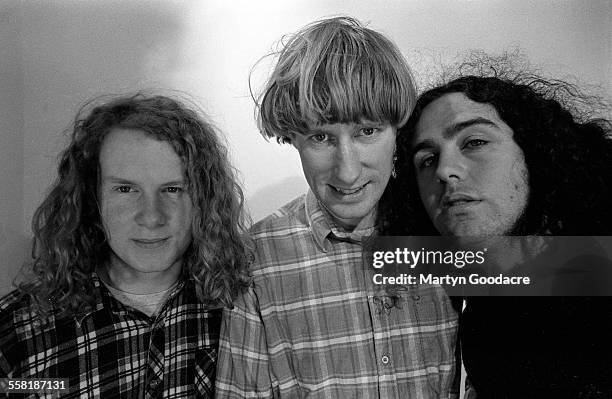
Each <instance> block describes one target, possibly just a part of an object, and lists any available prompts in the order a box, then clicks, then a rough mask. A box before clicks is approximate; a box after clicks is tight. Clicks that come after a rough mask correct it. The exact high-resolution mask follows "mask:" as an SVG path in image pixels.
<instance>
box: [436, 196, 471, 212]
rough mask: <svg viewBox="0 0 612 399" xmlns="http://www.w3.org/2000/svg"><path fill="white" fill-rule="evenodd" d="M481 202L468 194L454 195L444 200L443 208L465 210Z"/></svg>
mask: <svg viewBox="0 0 612 399" xmlns="http://www.w3.org/2000/svg"><path fill="white" fill-rule="evenodd" d="M479 202H480V200H479V199H477V198H475V197H472V196H471V195H467V194H452V195H448V196H445V197H444V198H443V199H442V206H443V208H445V209H448V208H463V207H467V206H470V205H475V204H477V203H479Z"/></svg>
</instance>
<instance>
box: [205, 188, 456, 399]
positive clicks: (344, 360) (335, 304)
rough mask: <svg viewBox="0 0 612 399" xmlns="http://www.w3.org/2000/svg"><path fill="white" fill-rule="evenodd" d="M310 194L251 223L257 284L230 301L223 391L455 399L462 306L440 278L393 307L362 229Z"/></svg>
mask: <svg viewBox="0 0 612 399" xmlns="http://www.w3.org/2000/svg"><path fill="white" fill-rule="evenodd" d="M368 230H369V231H362V232H352V233H346V232H342V231H341V230H340V229H339V228H338V227H337V226H335V225H334V224H333V223H332V222H331V219H330V218H329V217H328V216H327V215H326V214H325V213H324V212H323V210H322V209H321V207H320V206H319V205H318V202H317V200H316V198H315V197H314V195H313V193H312V192H309V193H308V194H307V195H306V197H300V198H298V199H296V200H294V201H293V202H291V203H289V204H288V205H286V206H285V207H284V208H282V209H281V210H280V211H279V212H277V213H276V214H274V215H272V216H270V217H268V218H266V219H264V220H263V221H261V222H259V223H258V224H256V225H255V226H254V228H253V229H252V230H251V233H252V237H253V239H254V242H255V256H256V260H255V264H254V265H253V267H252V274H253V278H254V286H253V287H252V289H251V290H250V291H248V292H247V293H246V294H244V295H243V296H242V297H239V298H238V299H237V300H236V301H235V302H234V308H233V310H229V309H226V310H224V315H223V320H222V325H221V336H220V342H219V358H218V363H217V380H216V383H215V387H216V397H217V398H219V399H221V398H279V397H282V398H421V399H430V398H456V397H458V394H459V372H458V368H457V360H458V358H457V356H456V353H457V352H456V343H457V328H458V313H457V311H456V310H455V307H453V305H452V303H451V300H450V299H449V298H448V296H447V295H446V293H445V292H444V289H443V288H441V287H439V286H431V285H428V286H427V285H419V286H411V287H409V289H407V290H406V291H401V294H400V299H399V301H398V304H397V306H391V304H392V302H391V300H390V299H391V298H390V297H388V296H385V291H384V289H381V287H375V286H374V284H373V282H372V273H374V271H373V269H372V268H370V267H366V266H365V265H364V262H363V261H362V245H361V238H362V236H368V235H370V234H372V233H373V231H374V229H368Z"/></svg>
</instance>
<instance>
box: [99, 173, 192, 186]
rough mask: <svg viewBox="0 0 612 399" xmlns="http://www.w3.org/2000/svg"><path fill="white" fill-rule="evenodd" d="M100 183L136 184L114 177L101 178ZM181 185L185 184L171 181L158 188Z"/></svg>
mask: <svg viewBox="0 0 612 399" xmlns="http://www.w3.org/2000/svg"><path fill="white" fill-rule="evenodd" d="M101 180H102V182H110V183H115V184H137V183H136V182H134V181H132V180H129V179H125V178H123V177H116V176H112V175H111V176H103V177H102V179H101ZM181 184H186V183H185V180H184V179H179V180H171V181H168V182H165V183H162V184H160V186H174V185H177V186H178V185H181Z"/></svg>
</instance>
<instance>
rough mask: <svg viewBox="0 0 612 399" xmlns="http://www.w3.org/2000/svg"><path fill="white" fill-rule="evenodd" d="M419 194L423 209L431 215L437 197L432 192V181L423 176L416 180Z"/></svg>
mask: <svg viewBox="0 0 612 399" xmlns="http://www.w3.org/2000/svg"><path fill="white" fill-rule="evenodd" d="M417 183H418V188H419V196H420V198H421V202H422V203H423V206H424V207H425V210H426V211H427V213H428V214H429V215H432V214H433V213H434V211H435V209H436V204H437V199H436V193H435V192H434V187H433V183H432V182H430V181H429V180H426V179H424V178H422V177H421V178H419V179H418V181H417Z"/></svg>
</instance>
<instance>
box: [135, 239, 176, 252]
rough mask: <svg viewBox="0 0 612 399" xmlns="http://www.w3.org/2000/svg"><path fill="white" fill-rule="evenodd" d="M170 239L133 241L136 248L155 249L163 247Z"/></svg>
mask: <svg viewBox="0 0 612 399" xmlns="http://www.w3.org/2000/svg"><path fill="white" fill-rule="evenodd" d="M168 239H169V237H165V238H133V239H132V241H133V242H134V244H136V246H138V247H140V248H143V249H155V248H159V247H161V246H163V245H164V244H165V243H166V242H167V241H168Z"/></svg>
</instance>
